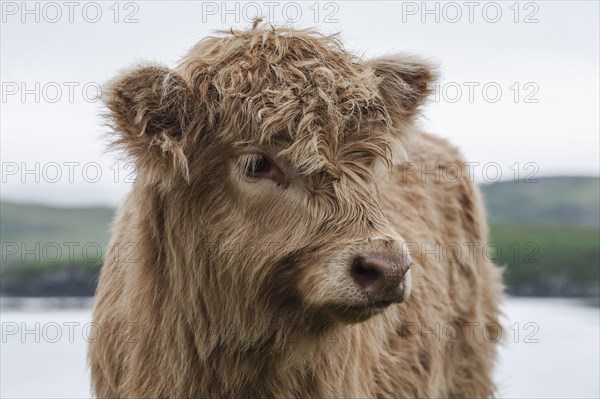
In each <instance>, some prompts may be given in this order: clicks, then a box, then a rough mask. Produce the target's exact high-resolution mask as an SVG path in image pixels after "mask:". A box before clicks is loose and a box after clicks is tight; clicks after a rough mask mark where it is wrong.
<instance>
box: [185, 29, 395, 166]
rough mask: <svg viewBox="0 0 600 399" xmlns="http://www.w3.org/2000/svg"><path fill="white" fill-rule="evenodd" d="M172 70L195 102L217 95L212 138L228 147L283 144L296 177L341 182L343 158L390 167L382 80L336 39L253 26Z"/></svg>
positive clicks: (215, 41)
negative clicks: (322, 175)
mask: <svg viewBox="0 0 600 399" xmlns="http://www.w3.org/2000/svg"><path fill="white" fill-rule="evenodd" d="M177 69H178V70H179V71H180V72H181V74H182V75H183V76H185V77H186V79H188V80H189V81H190V82H191V85H192V87H194V88H195V89H196V90H198V96H199V98H200V99H203V98H209V97H210V96H211V95H214V94H216V95H217V97H218V100H217V101H218V103H219V107H218V110H217V111H216V112H217V113H218V115H219V127H218V131H217V132H215V133H216V134H217V135H220V136H221V138H222V139H223V140H225V141H227V142H231V143H258V144H267V143H273V142H276V141H279V142H281V141H282V140H284V141H285V142H287V144H288V145H287V146H286V147H287V148H285V150H284V151H283V152H282V153H280V154H279V155H281V156H285V157H287V158H288V159H289V160H290V162H292V163H293V164H294V167H296V168H297V169H298V171H299V173H301V174H311V173H315V172H318V171H322V170H325V171H327V172H328V173H330V174H332V175H336V174H339V172H340V171H339V168H338V167H337V166H336V159H337V158H338V156H339V154H340V151H342V150H343V151H344V152H345V153H346V155H350V156H351V157H353V156H356V157H359V158H378V159H381V160H383V161H384V162H389V157H390V140H391V139H392V133H391V128H392V121H391V118H390V115H389V114H388V112H387V110H386V107H385V102H384V100H383V98H382V97H381V95H380V93H379V90H378V86H379V83H380V82H381V78H379V77H377V76H375V74H374V72H373V70H372V69H371V68H366V67H364V66H363V65H361V64H360V62H359V60H358V58H356V57H354V56H353V55H350V54H348V52H347V51H345V50H344V48H343V46H342V44H341V42H340V41H339V39H338V37H337V35H331V36H325V35H322V34H320V33H317V32H314V31H311V30H300V31H298V30H291V29H286V28H277V29H274V28H272V27H270V26H267V27H265V26H260V25H259V24H258V23H255V26H254V29H252V30H248V31H234V30H232V31H227V32H219V35H218V36H214V37H209V38H206V39H204V40H202V41H200V42H199V43H198V44H197V45H196V46H195V47H193V48H192V49H191V51H190V52H189V53H188V54H187V56H186V57H185V58H184V60H183V61H182V62H181V64H180V65H179V67H178V68H177ZM201 102H202V100H201ZM344 146H347V147H348V148H344Z"/></svg>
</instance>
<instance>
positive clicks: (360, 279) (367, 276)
mask: <svg viewBox="0 0 600 399" xmlns="http://www.w3.org/2000/svg"><path fill="white" fill-rule="evenodd" d="M410 266H411V260H410V257H409V256H408V255H401V254H376V253H366V254H358V255H356V256H355V257H354V258H353V259H352V263H351V266H350V274H351V276H352V278H353V280H354V282H355V283H356V284H357V285H358V287H359V288H360V289H361V290H362V291H364V292H365V293H366V294H367V295H368V296H369V297H371V298H387V297H389V296H392V295H393V294H394V293H395V292H396V291H397V290H398V286H399V285H400V282H401V281H402V278H403V277H404V275H405V274H406V272H408V269H409V268H410Z"/></svg>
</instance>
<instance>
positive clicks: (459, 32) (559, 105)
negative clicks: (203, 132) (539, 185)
mask: <svg viewBox="0 0 600 399" xmlns="http://www.w3.org/2000/svg"><path fill="white" fill-rule="evenodd" d="M23 4H24V3H21V2H10V1H9V2H4V3H2V28H1V29H2V30H1V54H0V55H1V57H0V58H1V79H2V103H1V106H2V109H1V117H0V119H1V143H0V144H1V150H0V155H1V158H2V192H1V198H2V199H5V200H6V199H10V200H23V201H34V202H46V203H53V204H64V205H72V204H109V205H114V204H117V203H118V201H119V200H120V198H122V196H123V195H124V193H125V192H127V190H128V189H129V187H130V183H128V182H127V181H128V179H127V177H128V174H129V173H130V171H131V169H128V165H123V164H121V165H120V166H121V168H120V169H121V170H120V173H119V174H118V175H117V174H116V170H115V168H114V167H113V164H114V162H115V161H117V158H116V156H115V155H114V154H111V153H105V144H104V142H103V140H102V134H103V133H104V132H105V131H106V130H105V129H104V128H103V127H102V126H101V119H100V118H99V113H100V112H101V111H102V108H101V103H100V102H98V101H96V99H95V95H96V87H98V85H99V84H104V83H105V82H106V81H107V80H108V79H110V78H112V77H113V76H114V75H115V74H117V73H118V72H119V70H121V69H123V68H125V67H128V66H131V65H133V64H134V63H136V62H138V61H140V60H150V61H156V62H161V63H164V64H166V65H169V66H173V65H175V63H176V62H177V61H178V60H179V58H180V57H181V56H182V55H183V53H184V52H185V51H186V50H187V49H188V48H189V47H190V46H192V45H193V44H194V43H195V42H196V41H198V40H199V39H201V38H202V37H204V36H206V35H209V34H210V33H211V32H212V31H214V30H215V29H228V28H230V27H232V26H233V27H247V26H248V25H249V24H250V23H251V18H252V17H253V16H254V15H255V14H256V13H257V11H258V12H260V13H261V14H262V15H263V16H264V17H266V18H267V19H270V20H271V21H272V22H273V23H274V24H287V25H293V26H297V27H311V26H315V27H318V29H320V30H321V31H323V32H324V33H333V32H340V33H341V35H342V39H343V40H344V42H345V44H346V47H347V48H348V49H349V50H351V51H354V52H355V53H357V54H364V56H365V58H368V57H371V56H375V55H380V54H385V53H394V52H411V53H415V54H419V55H422V56H425V57H427V58H430V59H431V60H433V61H435V62H436V63H438V64H439V65H440V69H441V73H442V78H441V81H440V85H439V90H438V93H437V95H436V96H434V98H433V99H432V101H431V102H430V104H429V105H428V106H427V108H426V111H425V115H426V118H425V119H424V120H423V121H422V124H423V125H424V126H425V127H426V128H427V129H428V130H429V131H431V132H434V133H436V134H438V135H441V136H443V137H446V138H448V139H449V140H450V141H451V142H452V143H454V144H455V145H457V146H458V147H459V148H460V149H461V151H462V152H463V154H464V155H465V157H466V158H467V159H468V160H469V161H472V162H474V163H479V165H480V166H477V164H474V165H475V166H474V167H473V172H474V176H475V178H476V179H477V181H480V182H484V181H493V180H495V170H496V169H497V167H496V166H493V167H492V168H491V169H490V168H489V167H488V168H487V169H486V168H484V166H486V167H487V165H496V164H497V165H499V167H500V170H501V172H502V179H504V180H505V179H513V178H514V177H515V171H516V170H519V174H518V178H519V179H523V178H525V177H526V176H527V175H529V174H530V173H534V174H535V176H536V177H539V176H548V175H557V174H559V175H567V174H585V175H598V168H599V158H598V156H599V147H600V145H599V131H600V127H599V111H598V110H599V108H600V104H599V86H600V82H599V54H598V49H599V35H600V31H599V14H600V10H599V3H598V2H597V1H588V2H573V1H568V2H567V1H565V2H560V1H548V2H544V1H541V2H522V3H517V4H516V5H515V3H514V2H512V1H510V2H496V3H494V2H473V3H469V2H454V3H435V2H429V3H427V4H426V6H425V7H426V8H427V9H426V10H425V9H423V3H422V2H421V1H418V2H403V3H400V2H371V1H370V2H361V1H353V2H323V3H313V2H307V3H300V2H298V3H285V2H268V1H267V2H252V3H227V4H226V5H224V3H222V2H220V1H218V2H204V3H193V2H129V3H120V5H119V7H115V6H113V2H99V3H90V2H81V3H76V5H75V6H73V7H72V8H69V6H65V5H64V3H62V2H58V3H52V4H51V5H47V4H46V3H29V4H28V5H27V8H28V9H27V10H24V9H23ZM36 4H37V6H36ZM57 6H58V7H57ZM259 9H260V11H259ZM36 19H37V20H36ZM115 21H116V22H115ZM125 21H127V22H128V23H126V22H125ZM84 88H85V89H86V90H85V92H84V90H83V89H84ZM36 97H37V98H36ZM494 163H496V164H494ZM27 171H29V172H27ZM98 171H100V172H101V173H102V175H101V176H98V177H97V176H96V173H97V172H98ZM486 171H487V174H485V173H486ZM57 173H59V174H57Z"/></svg>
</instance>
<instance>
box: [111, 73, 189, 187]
mask: <svg viewBox="0 0 600 399" xmlns="http://www.w3.org/2000/svg"><path fill="white" fill-rule="evenodd" d="M103 98H104V102H105V104H106V106H107V107H108V110H109V113H108V115H107V116H108V119H109V124H110V125H111V127H112V128H113V130H115V133H116V136H115V139H114V140H113V144H114V145H116V146H117V147H119V148H121V149H123V150H124V151H125V152H126V153H127V155H129V156H130V157H131V158H133V160H134V161H135V163H136V165H137V176H138V181H142V182H145V183H150V184H152V183H163V184H164V183H165V182H166V181H169V180H170V179H171V178H173V177H175V175H177V174H182V175H183V176H184V177H185V178H186V179H187V178H188V162H187V158H186V155H185V153H184V147H183V145H184V142H185V140H186V136H187V135H188V133H189V131H190V129H192V128H193V127H192V125H193V121H194V118H195V115H196V100H195V96H194V93H193V91H192V89H191V88H190V87H189V86H188V84H187V82H186V81H185V80H184V79H183V78H182V77H181V76H180V75H178V74H177V73H176V72H175V71H173V70H171V69H169V68H166V67H161V66H145V67H140V68H137V69H134V70H130V71H128V72H126V73H124V74H123V75H121V76H119V77H118V78H117V79H116V80H114V81H113V82H112V83H110V84H109V86H108V89H107V90H106V91H105V94H104V95H103Z"/></svg>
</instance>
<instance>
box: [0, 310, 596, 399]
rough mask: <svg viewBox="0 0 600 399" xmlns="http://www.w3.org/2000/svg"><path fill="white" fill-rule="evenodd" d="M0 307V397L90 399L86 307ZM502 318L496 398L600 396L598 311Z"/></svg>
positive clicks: (518, 313) (518, 312)
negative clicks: (0, 336)
mask: <svg viewBox="0 0 600 399" xmlns="http://www.w3.org/2000/svg"><path fill="white" fill-rule="evenodd" d="M1 305H2V312H1V314H0V321H1V323H2V341H1V350H0V354H1V356H0V397H2V398H84V397H89V396H90V393H89V373H88V371H87V368H86V346H87V337H88V334H89V332H90V331H91V330H90V329H91V328H94V327H93V325H91V324H89V323H90V321H91V320H90V313H91V308H90V306H89V305H90V303H89V301H83V302H82V301H77V300H71V301H67V302H65V301H62V300H53V301H51V302H50V306H49V305H48V302H47V301H45V300H37V301H35V300H34V301H25V302H24V303H14V302H11V301H10V300H7V299H6V298H2V300H1ZM57 306H61V308H60V309H57ZM81 306H83V307H81ZM505 313H506V315H507V320H506V323H505V324H506V326H507V328H508V327H511V326H512V329H507V331H506V333H505V335H504V340H505V345H504V347H503V348H502V350H501V364H500V367H499V368H498V370H497V373H496V379H497V381H498V385H499V386H500V396H501V397H506V398H599V397H600V377H599V376H600V309H599V308H594V307H589V306H585V305H583V304H582V303H581V302H580V301H577V300H566V299H523V298H513V299H509V300H507V301H506V305H505ZM515 323H518V324H515Z"/></svg>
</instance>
